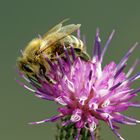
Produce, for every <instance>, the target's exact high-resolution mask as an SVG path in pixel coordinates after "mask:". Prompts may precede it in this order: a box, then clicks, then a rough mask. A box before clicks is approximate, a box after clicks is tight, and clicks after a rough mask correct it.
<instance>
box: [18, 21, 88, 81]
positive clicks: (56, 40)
mask: <svg viewBox="0 0 140 140" xmlns="http://www.w3.org/2000/svg"><path fill="white" fill-rule="evenodd" d="M65 21H66V20H64V21H62V22H60V23H59V24H57V25H56V26H54V27H53V28H52V29H50V30H49V31H48V32H47V33H45V34H44V35H43V36H42V37H38V38H35V39H33V40H32V41H30V42H29V44H28V45H27V46H26V48H25V49H24V51H23V52H22V56H21V57H20V58H18V67H19V70H20V71H21V72H23V73H24V74H26V75H27V76H28V77H35V76H36V75H37V74H43V75H47V74H46V71H47V70H48V69H49V65H48V63H47V61H46V60H45V58H44V55H43V54H45V55H46V56H47V58H48V59H49V60H50V61H52V62H53V61H55V60H56V52H57V53H58V55H60V56H61V55H63V54H64V46H65V47H66V48H67V49H69V48H70V47H71V46H72V47H73V48H74V50H75V53H76V55H78V56H80V57H81V58H83V59H84V60H89V56H88V54H87V53H86V52H85V50H84V44H83V42H82V41H81V40H80V39H78V38H76V37H75V36H73V35H71V34H72V33H73V32H74V31H76V30H78V29H79V28H80V26H81V25H80V24H69V25H66V26H62V25H63V23H64V22H65ZM46 79H47V77H46ZM48 80H49V78H48Z"/></svg>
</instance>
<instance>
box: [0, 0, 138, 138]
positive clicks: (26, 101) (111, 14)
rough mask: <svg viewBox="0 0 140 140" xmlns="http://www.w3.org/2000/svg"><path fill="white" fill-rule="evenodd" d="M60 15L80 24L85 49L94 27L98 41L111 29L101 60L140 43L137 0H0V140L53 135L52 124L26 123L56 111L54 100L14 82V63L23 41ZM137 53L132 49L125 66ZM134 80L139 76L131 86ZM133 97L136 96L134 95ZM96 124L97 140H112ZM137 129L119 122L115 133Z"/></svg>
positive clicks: (104, 128) (133, 132)
mask: <svg viewBox="0 0 140 140" xmlns="http://www.w3.org/2000/svg"><path fill="white" fill-rule="evenodd" d="M65 18H70V19H71V20H70V21H69V22H68V23H81V24H82V27H81V32H82V34H85V35H86V38H87V42H88V43H87V44H88V51H89V52H91V49H92V43H93V38H94V36H95V30H96V28H97V27H99V28H100V30H101V39H102V45H104V44H105V41H106V40H107V37H108V35H109V33H110V32H111V31H112V29H116V35H115V37H114V39H113V40H112V43H111V45H110V48H109V50H108V51H107V53H106V55H105V59H104V64H106V63H108V62H110V61H111V60H114V61H116V62H118V61H119V60H120V59H121V57H122V56H123V55H124V54H125V52H126V51H127V50H128V48H130V46H131V45H132V44H133V43H135V42H136V41H138V42H140V1H139V0H133V1H132V0H117V1H115V0H104V1H103V0H102V1H101V0H69V1H68V0H28V1H27V0H22V1H21V0H11V1H10V0H0V57H1V58H0V64H1V65H0V79H1V80H0V82H1V83H0V88H1V93H0V140H54V135H55V133H56V131H55V124H51V123H48V124H43V125H36V126H34V125H33V126H30V125H28V122H31V121H37V120H41V119H44V118H48V117H51V116H52V115H55V114H57V112H56V105H55V104H54V103H52V102H48V101H45V100H40V99H38V98H36V97H34V95H33V94H30V92H29V91H27V90H25V89H23V88H22V87H21V86H19V85H18V84H17V83H16V81H15V77H18V76H17V74H16V72H15V65H16V59H17V57H18V56H19V55H20V53H19V50H20V49H21V48H24V47H25V46H26V44H27V42H29V41H30V40H31V39H32V38H34V37H36V36H37V35H38V34H43V33H45V32H46V31H47V30H48V29H49V28H51V27H52V26H53V25H55V24H57V23H58V22H59V21H61V20H63V19H65ZM139 56H140V49H139V48H138V49H137V51H135V52H134V53H133V56H132V57H131V58H130V61H129V62H130V63H128V66H131V63H133V60H134V59H135V58H136V57H139ZM138 70H140V65H139V66H138V67H137V69H136V71H138ZM139 83H140V80H138V81H137V82H136V84H135V87H138V86H139V85H140V84H139ZM137 99H138V100H139V101H140V96H138V97H137ZM128 114H130V116H135V117H136V118H140V109H130V110H129V111H128ZM102 125H103V126H102V130H101V138H102V140H117V138H116V137H115V136H114V135H113V134H112V132H111V131H110V130H109V128H108V127H107V126H105V125H104V123H102ZM139 131H140V125H137V126H132V127H130V126H122V129H121V131H120V133H121V134H122V136H123V137H124V138H126V139H127V140H132V139H133V140H135V139H138V138H139V137H140V133H139Z"/></svg>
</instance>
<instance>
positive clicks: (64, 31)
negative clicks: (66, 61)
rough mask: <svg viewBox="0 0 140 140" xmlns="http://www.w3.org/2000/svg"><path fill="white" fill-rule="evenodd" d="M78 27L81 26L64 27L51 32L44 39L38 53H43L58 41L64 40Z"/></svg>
mask: <svg viewBox="0 0 140 140" xmlns="http://www.w3.org/2000/svg"><path fill="white" fill-rule="evenodd" d="M80 26H81V24H77V25H76V24H70V25H66V26H64V27H62V28H61V29H59V30H58V31H57V32H53V33H51V34H49V35H47V36H46V37H45V38H44V43H43V44H42V46H41V47H40V52H43V51H45V50H46V49H47V48H49V46H51V45H52V44H54V43H56V42H58V41H59V40H61V39H63V38H65V37H66V36H68V35H70V34H71V33H72V32H74V31H75V30H77V29H79V28H80Z"/></svg>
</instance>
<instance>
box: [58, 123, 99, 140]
mask: <svg viewBox="0 0 140 140" xmlns="http://www.w3.org/2000/svg"><path fill="white" fill-rule="evenodd" d="M61 121H63V120H61ZM99 131H100V126H98V127H97V128H96V130H95V132H94V133H95V134H94V137H95V140H100V136H99ZM76 134H77V128H76V127H75V126H74V125H73V124H70V125H68V126H61V123H58V124H57V134H56V137H55V140H75V136H76ZM79 140H91V136H90V133H89V130H87V129H85V128H83V129H81V133H80V138H79Z"/></svg>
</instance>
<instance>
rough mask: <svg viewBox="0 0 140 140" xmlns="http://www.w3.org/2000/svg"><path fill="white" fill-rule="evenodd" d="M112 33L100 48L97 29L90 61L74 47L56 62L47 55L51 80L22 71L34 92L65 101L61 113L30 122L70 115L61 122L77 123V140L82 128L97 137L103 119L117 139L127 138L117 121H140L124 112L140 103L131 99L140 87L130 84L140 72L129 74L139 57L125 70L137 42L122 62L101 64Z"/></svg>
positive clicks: (39, 95)
mask: <svg viewBox="0 0 140 140" xmlns="http://www.w3.org/2000/svg"><path fill="white" fill-rule="evenodd" d="M113 35H114V31H113V32H112V33H111V35H110V36H109V39H108V40H107V42H106V44H105V47H104V48H103V49H102V51H101V47H100V42H101V41H100V38H99V30H97V32H96V38H95V43H94V49H93V58H92V60H89V61H84V60H82V59H81V58H80V57H76V56H75V53H74V49H73V47H71V48H70V51H71V55H70V54H69V53H68V50H67V49H65V59H63V58H61V57H59V56H58V55H57V62H56V63H52V62H51V61H50V60H49V59H48V58H47V56H45V55H44V57H45V58H46V61H47V62H48V64H49V65H50V70H49V72H48V73H47V77H49V79H50V80H51V82H49V81H47V80H46V79H45V77H41V76H39V75H37V76H36V78H35V79H31V78H26V76H24V75H21V76H22V77H23V78H24V79H25V80H27V81H28V82H29V83H30V84H31V85H32V86H33V88H34V89H31V88H29V87H28V86H26V85H23V86H24V87H25V88H27V89H29V90H31V91H32V92H34V93H35V96H37V97H39V98H41V99H46V100H51V101H55V102H57V103H58V104H60V105H62V106H61V107H59V108H58V112H59V113H58V115H56V116H53V117H52V118H50V119H44V120H42V121H38V122H32V123H31V124H40V123H45V122H54V121H57V120H59V119H62V118H67V117H69V119H66V120H65V121H63V122H62V125H63V126H65V125H70V124H74V125H75V127H76V128H77V134H76V136H75V140H78V139H79V138H80V131H81V129H83V128H85V129H87V130H89V132H90V134H91V139H92V140H94V130H95V129H96V126H98V124H99V121H100V120H101V121H104V122H105V123H106V124H107V125H108V126H109V127H110V128H111V130H112V131H113V132H114V134H115V135H116V136H117V137H118V139H120V140H124V139H123V138H122V137H121V136H120V134H119V133H118V129H119V127H118V126H117V124H118V123H120V124H127V125H135V124H136V123H140V121H138V120H136V119H134V118H131V117H128V116H125V115H123V114H122V112H124V111H125V110H127V109H128V108H129V107H140V104H138V103H136V102H134V101H132V100H131V99H132V98H134V97H135V96H137V93H138V92H139V91H140V89H132V88H131V85H132V83H133V82H134V81H135V80H137V79H138V78H140V73H137V74H135V75H133V76H130V75H131V73H132V72H133V70H134V68H135V66H136V64H137V62H138V61H137V60H136V61H135V62H134V64H133V66H132V67H131V68H130V70H129V71H128V72H127V73H124V68H125V67H126V63H127V60H128V58H129V56H130V55H131V53H132V52H133V50H134V49H135V48H136V47H137V43H136V44H134V46H133V47H132V48H130V50H129V51H128V52H127V53H126V55H125V56H124V57H123V58H122V59H121V61H120V63H119V64H116V63H115V62H113V61H112V62H110V63H109V64H107V65H106V66H105V67H104V68H102V61H103V57H104V54H105V52H106V50H107V48H108V46H109V44H110V41H111V39H112V37H113Z"/></svg>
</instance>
